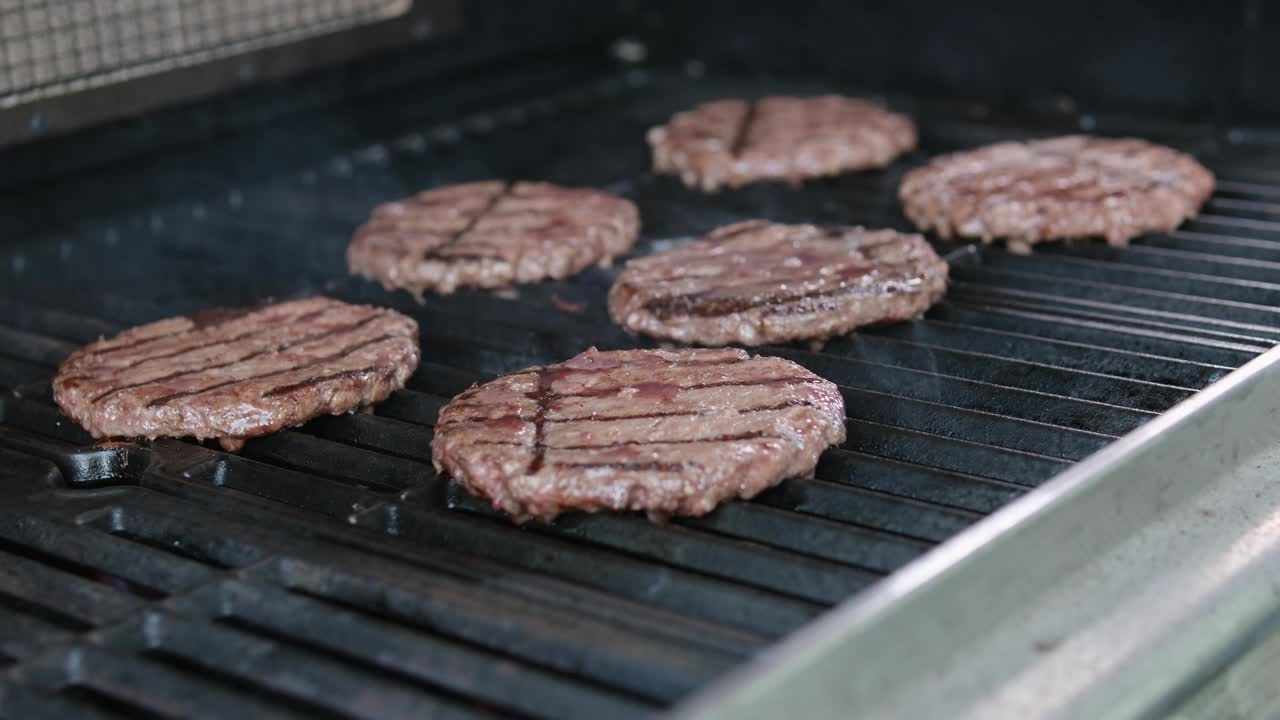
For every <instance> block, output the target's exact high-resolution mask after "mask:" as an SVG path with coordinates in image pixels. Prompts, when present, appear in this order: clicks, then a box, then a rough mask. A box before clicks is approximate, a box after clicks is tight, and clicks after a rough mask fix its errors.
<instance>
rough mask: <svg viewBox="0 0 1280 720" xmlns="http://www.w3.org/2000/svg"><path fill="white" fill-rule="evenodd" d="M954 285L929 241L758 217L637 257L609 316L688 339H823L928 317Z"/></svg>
mask: <svg viewBox="0 0 1280 720" xmlns="http://www.w3.org/2000/svg"><path fill="white" fill-rule="evenodd" d="M946 289H947V264H946V263H945V262H944V261H943V260H942V258H940V257H938V254H937V253H936V252H934V251H933V248H932V247H930V246H929V243H927V242H925V239H924V238H922V237H920V236H919V235H903V234H902V233H898V232H894V231H893V230H866V229H864V228H860V227H816V226H813V225H780V224H777V223H770V222H765V221H763V220H753V221H750V222H744V223H738V224H736V225H730V226H728V227H723V228H720V229H718V230H716V231H715V232H713V233H711V234H710V235H708V236H707V237H705V238H703V239H701V240H697V241H694V242H691V243H689V244H687V245H684V246H681V247H678V248H676V249H674V250H669V251H667V252H663V253H659V254H657V255H651V256H649V257H643V258H638V259H635V260H631V261H630V262H628V263H627V266H626V268H625V269H624V270H623V271H622V274H621V275H619V276H618V280H617V282H616V283H614V286H613V289H611V290H610V291H609V314H610V316H612V318H613V320H614V322H616V323H618V324H619V325H621V326H623V327H624V328H626V329H627V330H629V331H632V332H640V333H645V334H647V335H652V336H654V337H659V338H665V339H668V340H676V341H679V342H686V343H697V344H702V345H725V344H729V343H738V344H742V345H760V344H763V343H770V342H787V341H792V340H815V341H822V340H826V339H828V338H831V337H833V336H835V335H840V334H843V333H847V332H849V331H850V330H852V329H854V328H856V327H858V326H860V325H869V324H874V323H888V322H895V321H899V320H907V319H910V318H914V317H918V316H919V315H921V314H922V313H923V312H924V311H925V310H927V309H928V308H929V306H930V305H933V304H934V303H935V302H937V301H938V300H939V299H941V298H942V296H943V294H944V293H945V292H946Z"/></svg>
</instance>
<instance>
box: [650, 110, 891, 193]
mask: <svg viewBox="0 0 1280 720" xmlns="http://www.w3.org/2000/svg"><path fill="white" fill-rule="evenodd" d="M649 145H650V146H651V147H652V148H653V167H654V170H656V171H657V172H661V173H672V174H675V175H679V176H680V178H681V180H683V181H684V184H685V185H688V186H689V187H692V188H701V189H702V190H706V191H712V190H716V189H718V188H720V187H722V186H728V187H738V186H740V185H745V184H747V183H751V182H756V181H758V180H787V181H789V182H793V183H795V182H799V181H801V180H805V179H808V178H817V177H824V176H827V175H838V174H840V173H844V172H850V171H853V170H865V169H867V168H876V167H884V166H885V165H888V164H889V163H891V162H893V159H894V158H896V157H897V156H898V155H900V154H901V153H903V152H906V151H907V150H911V149H912V148H914V147H915V146H916V127H915V124H914V123H912V122H911V118H908V117H907V116H905V115H899V114H897V113H892V112H889V111H888V110H885V109H884V108H882V107H880V106H879V105H876V104H875V103H871V102H867V101H866V100H857V99H854V98H847V97H840V96H838V95H827V96H822V97H812V98H795V97H767V98H762V99H760V100H718V101H716V102H709V103H705V104H703V105H699V106H697V107H695V108H693V109H692V110H688V111H686V112H682V113H678V114H677V115H676V116H675V117H673V118H671V120H670V122H668V123H667V124H666V125H660V126H658V127H655V128H653V129H651V130H650V131H649Z"/></svg>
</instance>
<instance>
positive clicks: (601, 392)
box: [552, 377, 820, 400]
mask: <svg viewBox="0 0 1280 720" xmlns="http://www.w3.org/2000/svg"><path fill="white" fill-rule="evenodd" d="M819 379H820V378H817V377H780V378H748V379H746V380H724V381H719V382H711V383H699V384H697V385H675V384H674V383H671V384H672V385H673V386H674V387H676V388H677V389H678V391H679V392H684V391H686V390H706V389H708V388H718V387H754V386H756V385H792V384H795V385H800V384H804V383H809V382H816V381H817V380H819ZM630 387H635V386H634V385H614V386H613V387H607V388H599V389H596V390H584V391H582V392H578V393H566V394H564V395H555V396H554V397H552V400H565V399H569V398H588V397H605V396H608V395H617V394H620V393H621V392H622V391H623V390H626V389H627V388H630Z"/></svg>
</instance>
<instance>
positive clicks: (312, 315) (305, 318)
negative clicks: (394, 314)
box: [129, 307, 334, 369]
mask: <svg viewBox="0 0 1280 720" xmlns="http://www.w3.org/2000/svg"><path fill="white" fill-rule="evenodd" d="M333 309H334V308H333V307H326V308H320V309H319V310H313V311H311V312H309V313H303V314H301V315H298V316H296V317H293V318H289V319H288V321H289V322H290V323H299V322H307V321H308V320H314V319H315V318H317V317H319V316H321V315H323V314H324V313H327V312H329V311H330V310H333ZM274 329H275V325H274V324H272V325H265V326H262V327H258V328H255V329H253V330H249V331H247V332H242V333H240V334H239V335H232V336H231V337H228V338H220V339H217V340H211V341H209V342H206V343H200V344H199V345H189V346H187V347H184V348H181V349H179V350H175V351H173V352H169V353H165V354H163V355H151V356H149V357H145V358H140V359H138V360H135V361H134V362H133V364H132V365H131V366H130V368H129V369H133V368H136V367H138V366H139V365H144V364H146V363H149V362H151V361H153V360H167V359H169V358H175V357H178V356H179V355H186V354H187V353H190V352H195V351H196V350H204V349H206V348H211V347H216V346H218V345H230V344H231V343H236V342H240V341H241V340H245V339H248V338H251V337H253V336H254V335H261V334H263V333H265V332H269V331H271V330H274Z"/></svg>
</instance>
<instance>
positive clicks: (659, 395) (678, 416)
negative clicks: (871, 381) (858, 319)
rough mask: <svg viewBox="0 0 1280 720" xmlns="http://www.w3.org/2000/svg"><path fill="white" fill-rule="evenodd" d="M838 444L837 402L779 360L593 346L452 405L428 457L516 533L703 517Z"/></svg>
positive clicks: (813, 379) (830, 391)
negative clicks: (623, 514) (620, 514)
mask: <svg viewBox="0 0 1280 720" xmlns="http://www.w3.org/2000/svg"><path fill="white" fill-rule="evenodd" d="M844 437H845V431H844V401H843V399H842V398H841V396H840V392H839V391H838V390H837V389H836V387H835V386H834V385H832V384H831V383H830V382H827V381H826V380H823V379H822V378H820V377H818V376H816V375H814V374H813V373H811V372H809V371H808V370H805V369H804V368H802V367H800V366H799V365H796V364H795V363H793V362H790V361H787V360H782V359H780V358H771V357H749V356H748V355H747V353H746V352H744V351H742V350H731V349H725V350H618V351H611V352H598V351H596V350H595V349H594V348H593V349H590V350H588V351H586V352H584V353H582V354H580V355H578V356H576V357H574V358H572V359H570V360H568V361H566V362H563V363H560V364H558V365H548V366H546V367H534V368H529V369H527V370H522V371H520V372H517V373H514V374H511V375H507V376H505V377H501V378H498V379H497V380H494V381H492V382H489V383H486V384H484V385H481V386H478V387H473V388H471V389H470V390H467V391H466V392H464V393H462V394H461V395H459V396H457V397H456V398H454V399H453V400H452V401H451V402H450V403H449V404H448V405H446V406H445V408H444V409H443V410H441V412H440V418H439V422H438V424H437V425H436V431H435V440H434V441H433V444H432V457H433V458H434V460H435V465H436V468H437V470H439V471H441V472H447V473H448V474H449V475H451V476H452V477H453V478H454V479H455V480H457V481H458V482H459V483H460V484H461V485H462V486H464V487H466V488H467V489H468V490H470V491H471V492H473V493H477V494H480V495H483V496H485V497H487V498H488V499H489V500H490V501H492V502H493V505H494V507H495V508H498V509H500V510H504V511H506V512H507V513H509V514H511V515H512V516H513V517H514V518H515V519H516V520H517V521H519V522H523V521H525V520H527V519H529V518H542V519H550V518H552V517H555V515H557V514H558V513H560V512H562V511H565V510H586V511H589V512H591V511H596V510H644V511H648V512H649V513H650V514H651V517H652V516H654V515H658V516H661V515H667V514H679V515H703V514H705V513H707V512H710V511H711V509H712V508H714V507H715V506H716V505H717V504H718V503H720V502H722V501H724V500H726V499H729V498H735V497H742V498H749V497H752V496H754V495H755V494H756V493H758V492H760V491H761V490H764V489H765V488H767V487H769V486H771V485H774V484H776V483H777V482H779V481H780V480H782V479H783V478H788V477H796V476H801V475H808V474H810V473H812V472H813V469H814V466H815V465H816V464H817V462H818V456H819V455H820V454H821V453H822V451H823V450H824V449H826V448H827V446H829V445H832V444H837V443H841V442H843V441H844Z"/></svg>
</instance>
